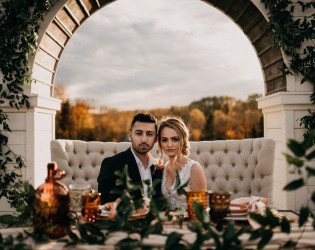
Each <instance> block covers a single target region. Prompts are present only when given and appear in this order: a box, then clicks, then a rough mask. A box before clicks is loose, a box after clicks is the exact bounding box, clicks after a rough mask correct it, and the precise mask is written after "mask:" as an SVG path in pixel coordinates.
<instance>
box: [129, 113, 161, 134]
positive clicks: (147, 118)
mask: <svg viewBox="0 0 315 250" xmlns="http://www.w3.org/2000/svg"><path fill="white" fill-rule="evenodd" d="M135 122H147V123H153V124H154V125H155V133H157V120H156V118H155V117H154V115H152V114H149V113H138V114H136V115H135V116H134V118H133V120H132V122H131V126H130V130H132V127H133V125H134V124H135Z"/></svg>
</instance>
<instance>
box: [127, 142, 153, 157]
mask: <svg viewBox="0 0 315 250" xmlns="http://www.w3.org/2000/svg"><path fill="white" fill-rule="evenodd" d="M141 145H146V146H147V149H145V150H139V148H140V146H141ZM132 148H133V150H134V151H136V152H137V153H138V154H141V155H145V154H147V153H148V152H150V151H151V149H152V148H153V146H151V147H150V145H149V144H147V143H142V144H140V145H138V147H136V146H135V144H133V143H132Z"/></svg>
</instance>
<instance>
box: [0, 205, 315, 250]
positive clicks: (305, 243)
mask: <svg viewBox="0 0 315 250" xmlns="http://www.w3.org/2000/svg"><path fill="white" fill-rule="evenodd" d="M280 212H281V213H282V214H286V215H287V216H288V217H291V218H298V217H297V215H296V214H295V213H293V212H291V211H280ZM24 230H26V231H29V232H32V228H7V229H2V230H0V232H1V234H2V236H3V237H7V236H8V235H12V236H17V235H18V233H19V232H23V231H24ZM304 230H305V231H304V233H303V235H302V237H301V229H299V227H298V224H297V222H293V223H291V233H290V234H289V235H288V234H285V233H282V232H280V230H278V231H277V230H276V231H275V233H274V235H273V237H272V239H271V241H270V242H269V244H268V245H267V246H266V247H265V249H278V248H279V245H281V244H283V243H285V242H287V241H288V240H289V239H291V240H294V241H295V240H297V239H298V238H299V237H301V238H300V240H299V244H298V246H297V248H298V249H310V248H315V231H314V229H313V227H312V225H311V222H307V223H306V226H305V228H304ZM174 231H176V232H177V233H180V234H182V235H183V239H185V240H187V241H188V242H194V241H195V237H196V236H195V234H194V233H192V232H191V231H189V230H188V229H187V228H186V227H185V225H184V226H183V228H180V227H179V225H177V224H166V225H164V232H165V233H171V232H174ZM127 235H128V234H127V233H125V232H115V233H112V234H111V235H110V237H109V238H108V239H107V241H106V243H105V245H84V244H81V245H76V246H73V247H68V248H66V249H69V250H72V249H79V250H81V249H82V250H84V249H85V250H92V249H99V250H107V249H115V247H114V245H115V244H116V243H117V242H118V241H120V240H121V239H124V238H126V237H127ZM129 236H130V237H131V238H135V239H140V237H139V235H136V234H134V235H133V234H131V235H129ZM248 237H249V235H247V234H244V235H242V236H241V237H240V239H241V240H242V243H243V245H244V246H246V247H249V248H254V249H255V248H256V247H257V242H258V241H251V242H249V241H248ZM166 238H167V236H163V235H150V236H149V237H148V238H147V239H145V240H144V244H148V245H151V246H155V247H156V248H157V249H159V248H161V249H163V247H164V245H165V242H166ZM25 243H27V244H30V245H31V246H32V247H33V248H34V249H37V250H61V249H64V243H59V242H56V241H52V242H50V243H45V244H35V243H34V242H33V241H32V239H27V241H26V242H25ZM203 246H204V248H205V249H206V248H207V247H214V243H213V240H209V241H206V242H205V243H204V245H203Z"/></svg>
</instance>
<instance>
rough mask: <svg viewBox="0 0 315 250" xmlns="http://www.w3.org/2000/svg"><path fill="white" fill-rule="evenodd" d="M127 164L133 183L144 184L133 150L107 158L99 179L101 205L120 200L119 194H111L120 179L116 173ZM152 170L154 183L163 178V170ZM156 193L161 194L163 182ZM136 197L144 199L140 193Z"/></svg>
mask: <svg viewBox="0 0 315 250" xmlns="http://www.w3.org/2000/svg"><path fill="white" fill-rule="evenodd" d="M126 164H127V165H128V174H129V177H130V178H131V181H132V183H141V184H142V182H141V176H140V172H139V168H138V165H137V162H136V159H135V157H134V155H133V153H132V151H131V148H129V149H127V150H126V151H124V152H121V153H119V154H116V155H114V156H112V157H108V158H105V159H104V160H103V162H102V165H101V170H100V174H99V176H98V178H97V182H98V192H100V193H101V194H102V195H101V204H104V203H107V202H111V201H115V200H116V199H117V198H119V195H118V194H111V193H110V190H112V189H113V188H115V187H116V180H117V178H118V177H117V176H116V175H115V174H114V172H115V171H117V170H119V171H122V170H123V169H124V167H125V165H126ZM150 169H151V175H152V181H154V180H155V179H156V178H159V179H161V178H162V171H161V170H157V171H155V172H154V171H153V166H151V167H150ZM153 172H154V173H153ZM161 181H162V180H161ZM155 191H156V193H157V195H160V194H161V182H160V183H159V184H158V185H157V186H156V188H155ZM134 195H135V199H140V198H141V197H142V195H141V192H140V191H137V192H135V193H134Z"/></svg>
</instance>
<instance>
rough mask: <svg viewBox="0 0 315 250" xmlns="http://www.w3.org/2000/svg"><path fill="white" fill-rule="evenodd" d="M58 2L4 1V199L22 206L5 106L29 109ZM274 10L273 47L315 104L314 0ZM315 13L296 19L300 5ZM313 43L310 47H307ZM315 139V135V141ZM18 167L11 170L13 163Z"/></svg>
mask: <svg viewBox="0 0 315 250" xmlns="http://www.w3.org/2000/svg"><path fill="white" fill-rule="evenodd" d="M56 1H57V0H54V1H53V0H4V1H2V2H1V3H0V34H1V36H0V58H1V61H0V70H1V73H2V78H3V80H2V83H1V85H0V127H1V130H0V199H1V198H2V197H5V198H7V200H8V201H9V203H10V204H11V206H13V207H17V206H18V202H17V199H16V197H17V195H18V194H19V192H20V191H21V189H22V187H23V181H22V175H21V169H22V168H23V167H25V162H24V160H23V159H22V157H21V156H19V155H17V154H15V153H14V152H13V151H12V150H11V149H10V148H9V146H8V133H10V132H11V129H10V127H9V124H8V120H9V117H8V114H7V113H6V111H5V110H4V109H3V108H1V106H3V104H8V105H10V107H15V108H16V109H20V108H25V107H26V108H29V107H30V104H29V101H28V96H27V95H25V93H23V89H24V86H25V85H28V84H30V82H31V75H30V63H29V58H30V56H31V55H32V54H33V53H34V52H35V50H36V48H37V45H38V44H37V39H38V36H37V32H38V29H39V27H40V21H41V20H43V19H44V16H45V13H46V12H47V11H48V10H49V8H50V7H51V6H52V5H53V3H54V2H56ZM261 1H262V3H263V4H264V5H265V7H266V9H267V10H268V11H269V13H268V16H269V18H270V20H269V23H268V24H269V27H270V28H271V29H272V30H273V32H274V39H273V46H277V47H279V48H281V49H282V50H283V51H284V53H285V54H286V55H288V57H289V59H290V64H289V65H288V66H287V65H286V66H285V68H284V69H283V72H284V74H293V73H294V74H297V75H299V74H300V75H302V76H303V79H302V81H301V83H304V82H305V81H309V82H311V83H312V84H313V85H314V91H313V94H312V95H311V97H310V100H311V102H312V103H313V104H315V68H314V62H315V57H314V56H315V49H314V38H315V35H314V26H315V20H314V17H315V13H314V11H310V10H312V9H314V8H315V3H314V2H306V3H304V2H302V1H298V2H294V3H293V2H292V1H291V0H261ZM297 7H298V8H301V10H302V11H303V12H305V11H307V10H308V11H309V13H311V14H310V15H306V16H305V17H303V19H301V18H297V17H294V15H293V13H294V11H295V9H296V8H297ZM304 42H307V45H306V46H305V47H303V46H302V44H303V43H304ZM301 125H303V126H304V127H305V128H306V134H305V135H307V134H308V133H309V132H310V131H311V130H312V129H314V128H315V112H314V111H312V110H309V115H308V116H304V117H303V118H302V119H301ZM313 143H315V139H313ZM12 165H13V171H12V167H11V168H9V166H12Z"/></svg>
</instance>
